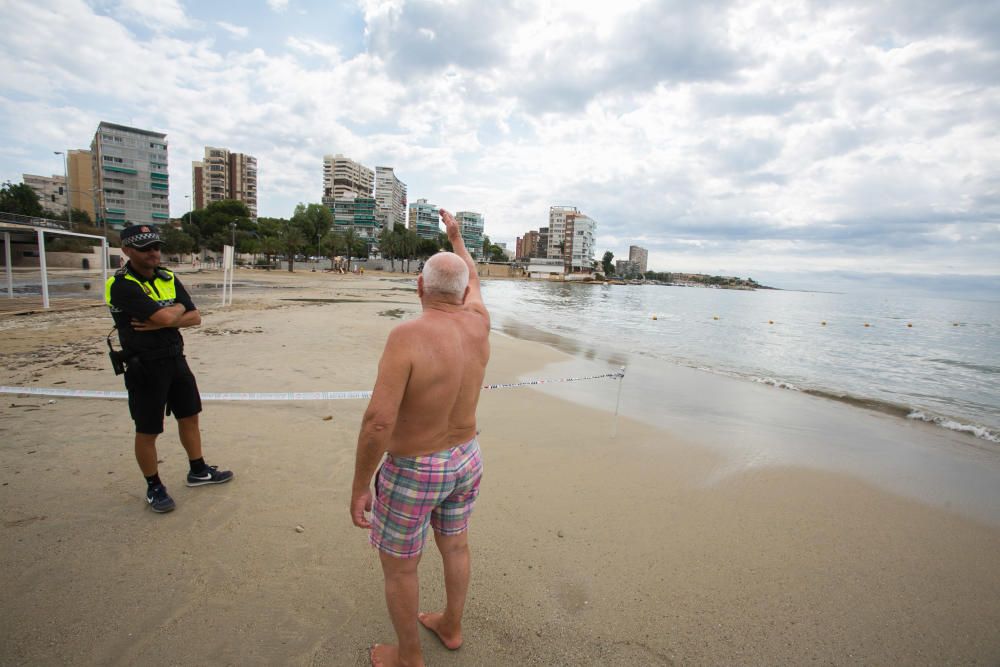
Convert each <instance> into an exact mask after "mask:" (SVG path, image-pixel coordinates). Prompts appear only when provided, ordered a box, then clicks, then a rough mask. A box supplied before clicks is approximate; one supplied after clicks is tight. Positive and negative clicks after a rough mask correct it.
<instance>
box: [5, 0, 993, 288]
mask: <svg viewBox="0 0 1000 667" xmlns="http://www.w3.org/2000/svg"><path fill="white" fill-rule="evenodd" d="M0 23H2V25H3V26H4V33H5V38H4V40H2V41H0V180H2V181H6V180H11V181H13V182H20V180H21V175H22V174H23V173H26V172H27V173H38V174H53V173H55V174H61V173H62V163H61V162H60V158H59V157H58V156H54V155H53V154H52V151H53V150H65V149H67V148H85V147H88V146H89V144H90V140H91V138H92V137H93V134H94V130H95V128H96V126H97V123H98V122H100V121H102V120H106V121H109V122H114V123H120V124H125V125H132V126H135V127H140V128H145V129H152V130H156V131H160V132H165V133H166V134H167V135H168V136H167V138H168V142H169V145H170V177H171V184H172V188H171V209H172V213H173V214H175V215H176V214H178V213H179V212H183V211H184V210H185V207H186V200H185V199H184V194H186V193H189V192H190V182H191V161H192V160H195V159H198V158H199V157H200V156H201V154H202V152H203V149H204V146H206V145H214V146H223V147H227V148H229V149H231V150H234V151H239V152H245V153H250V154H253V155H255V156H257V158H258V161H259V169H260V202H259V207H260V212H261V215H268V216H281V217H288V216H290V214H291V212H292V209H293V208H294V206H295V204H296V203H298V202H318V201H319V199H320V194H321V183H322V160H323V155H324V154H331V153H343V154H345V155H347V156H349V157H352V158H354V159H356V160H358V161H360V162H362V163H364V164H366V165H369V166H371V167H374V166H376V165H388V166H393V167H395V169H396V173H397V175H398V176H399V177H400V178H401V179H402V180H403V181H404V182H405V183H406V184H407V186H408V189H409V197H410V200H411V201H412V200H414V199H416V198H427V199H429V200H430V201H431V202H432V203H435V204H437V205H439V206H444V207H447V208H450V209H452V210H473V211H479V212H481V213H483V214H484V215H485V217H486V233H487V234H488V235H489V236H490V237H491V238H493V239H494V240H500V241H507V242H508V243H509V244H510V245H511V246H512V245H513V241H514V237H515V236H519V235H521V234H523V233H524V232H525V231H527V230H529V229H537V228H538V227H539V226H543V225H545V224H547V218H548V208H549V206H551V205H573V206H577V207H579V208H580V209H581V210H582V211H583V212H585V213H587V214H588V215H590V216H591V217H593V218H594V219H595V220H597V222H598V238H597V256H598V257H600V255H601V254H603V252H604V251H605V250H611V251H612V252H614V254H615V255H616V257H618V258H621V257H623V256H626V255H627V252H628V246H629V245H630V244H635V245H641V246H644V247H646V248H648V249H649V251H650V264H651V268H655V269H660V270H686V271H702V272H708V273H726V274H733V275H742V276H746V275H752V276H754V277H756V276H758V275H768V274H769V273H777V272H788V273H790V274H795V273H798V274H802V273H803V272H810V271H831V272H845V273H848V272H853V273H859V272H860V273H869V272H887V273H897V274H964V275H980V276H985V275H992V276H996V275H997V274H1000V2H996V1H983V0H980V1H963V0H951V1H948V2H945V1H934V0H900V1H898V2H893V1H891V0H889V1H885V2H870V1H868V0H858V1H857V2H850V1H845V2H838V1H836V0H828V1H821V0H817V1H816V2H780V1H779V2H729V1H726V0H701V1H697V2H696V1H690V2H681V1H665V0H661V1H656V2H643V1H637V0H615V1H614V2H608V1H607V0H602V1H599V2H590V1H589V0H565V1H564V0H549V1H541V0H530V1H529V0H525V1H522V0H513V1H504V0H490V1H476V2H464V1H461V0H415V1H411V0H387V1H381V0H356V1H349V0H338V1H331V0H267V1H264V0H260V1H256V0H214V1H213V2H200V1H199V2H195V1H194V0H190V1H183V0H156V1H155V2H149V1H146V0H92V1H90V2H84V1H83V0H31V1H30V2H29V1H17V0H0Z"/></svg>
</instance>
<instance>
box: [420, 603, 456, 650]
mask: <svg viewBox="0 0 1000 667" xmlns="http://www.w3.org/2000/svg"><path fill="white" fill-rule="evenodd" d="M417 618H418V619H420V622H421V623H422V624H423V626H424V627H425V628H427V629H428V630H430V631H431V632H433V633H434V634H435V635H437V638H438V639H440V640H441V643H442V644H444V647H445V648H446V649H448V650H449V651H455V650H457V649H460V648H462V631H461V630H459V631H458V632H454V631H451V630H449V629H448V628H446V627H444V623H443V622H442V619H443V618H444V614H442V613H441V612H439V611H431V612H427V611H425V612H421V613H419V614H417Z"/></svg>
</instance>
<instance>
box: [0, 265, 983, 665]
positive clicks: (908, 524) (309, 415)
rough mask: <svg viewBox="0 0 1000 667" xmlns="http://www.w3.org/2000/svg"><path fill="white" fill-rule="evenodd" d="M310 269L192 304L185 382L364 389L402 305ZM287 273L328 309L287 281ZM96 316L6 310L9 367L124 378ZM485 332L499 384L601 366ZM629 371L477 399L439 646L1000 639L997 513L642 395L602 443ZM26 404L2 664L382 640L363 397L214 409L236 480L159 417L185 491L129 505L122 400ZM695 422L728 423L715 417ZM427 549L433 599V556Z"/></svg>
mask: <svg viewBox="0 0 1000 667" xmlns="http://www.w3.org/2000/svg"><path fill="white" fill-rule="evenodd" d="M182 276H183V274H182ZM238 276H239V274H238ZM325 278H326V277H325V276H324V277H321V278H319V279H316V278H315V277H310V276H296V275H294V274H293V275H292V276H290V277H288V276H282V277H278V278H276V279H275V280H274V283H275V285H276V286H277V287H288V288H289V289H273V288H262V289H259V290H255V291H254V290H248V291H247V292H245V293H242V294H241V293H240V292H237V294H236V297H235V299H234V304H233V306H232V307H229V308H217V307H215V306H214V305H213V304H208V303H199V306H200V307H201V308H202V311H203V316H204V324H203V325H202V326H201V327H198V328H197V329H193V330H190V334H189V333H188V332H187V331H186V332H185V338H186V342H187V350H188V358H189V361H190V362H191V364H192V367H193V369H194V371H195V373H196V375H197V376H198V381H199V385H200V387H201V388H202V389H203V390H204V391H206V392H208V391H246V392H255V391H324V390H356V389H358V390H363V389H370V388H371V384H372V382H373V381H374V376H375V362H376V361H377V359H378V356H379V355H380V353H381V347H382V342H383V341H384V339H385V336H386V335H387V333H388V331H389V329H390V328H391V326H392V325H393V324H395V323H397V322H398V321H400V319H399V318H400V317H404V318H405V317H411V316H414V315H415V314H416V313H417V312H418V311H419V306H418V304H417V301H416V298H415V296H414V295H412V294H411V293H410V292H408V291H407V290H404V289H401V288H400V287H399V286H398V285H396V284H393V283H392V282H389V281H388V280H379V279H378V278H374V279H370V278H369V276H368V274H366V275H365V277H364V278H362V279H354V278H348V279H346V280H337V279H333V280H326V279H325ZM182 279H184V277H182ZM190 280H191V279H190V277H188V278H187V280H186V282H187V281H190ZM293 288H294V290H295V293H294V296H296V297H300V298H311V299H324V300H327V301H295V302H293V301H285V300H283V299H284V298H285V297H288V296H293V294H291V293H290V291H291V289H293ZM329 299H339V301H337V302H334V303H331V302H329V301H328V300H329ZM395 302H402V303H401V304H400V303H395ZM196 303H198V302H197V300H196ZM395 310H399V311H402V312H401V313H400V314H399V315H398V317H394V316H393V315H390V314H388V313H390V312H391V311H395ZM107 321H108V318H107V316H106V313H103V312H102V313H100V316H98V315H97V313H95V312H94V311H93V310H92V309H84V310H80V311H73V312H68V313H67V312H60V313H55V312H53V313H46V314H40V315H32V316H28V317H24V318H0V332H2V335H3V336H4V339H5V345H4V348H3V350H0V358H2V360H3V367H4V370H3V374H2V376H0V384H5V385H7V384H17V383H23V384H24V385H25V386H72V385H80V386H86V387H90V388H94V389H107V390H113V389H121V388H122V387H121V383H120V378H116V377H115V376H114V375H113V374H112V373H111V371H110V369H109V368H108V367H107V366H108V365H107V357H106V349H102V346H103V345H104V340H103V338H104V335H105V334H106V333H107V328H108V325H107ZM491 340H492V344H493V358H492V360H491V362H490V366H489V368H488V371H487V377H486V381H487V383H490V384H493V383H505V382H516V381H518V380H519V378H522V377H546V376H549V377H551V375H549V374H548V373H547V369H552V368H559V367H560V366H559V365H560V364H562V365H567V364H568V365H573V364H580V363H584V362H586V363H593V362H592V361H588V360H587V359H586V351H585V350H584V351H583V352H584V356H583V357H582V358H581V359H577V358H576V357H573V356H571V355H568V354H566V353H565V352H562V351H560V350H558V349H554V348H550V347H547V346H545V345H542V344H537V343H533V342H530V341H524V340H520V339H517V338H512V337H509V336H506V335H500V336H494V337H492V339H491ZM67 362H71V363H67ZM638 377H639V373H638V372H637V371H634V372H632V373H631V374H630V376H628V380H627V381H626V384H625V385H624V387H625V389H626V390H627V391H630V392H634V391H639V392H640V393H642V391H643V389H644V387H643V385H641V384H635V385H632V386H631V388H630V385H629V383H628V382H629V381H630V380H632V379H635V378H638ZM57 383H63V384H57ZM711 386H712V387H720V386H722V385H717V384H713V385H711ZM549 389H552V390H555V389H558V390H559V391H558V393H557V394H550V393H549V391H548V390H549ZM759 389H761V390H765V389H768V388H766V387H759ZM615 390H616V387H615V383H604V382H603V381H601V380H598V381H593V382H577V383H565V384H558V385H555V384H553V385H549V386H548V387H545V386H543V387H542V388H517V389H508V390H497V391H484V392H483V394H482V398H481V402H480V410H479V422H480V430H481V431H482V435H481V440H482V443H483V451H484V457H485V458H486V475H485V477H484V481H483V492H482V496H481V498H480V501H479V503H478V504H477V507H476V512H475V515H474V518H473V521H472V529H471V531H472V533H471V542H472V546H473V559H474V565H473V579H472V589H471V591H470V598H469V603H468V607H467V616H466V621H465V633H466V638H465V639H466V643H465V646H463V648H462V649H461V650H460V651H458V652H457V653H450V652H447V651H446V650H445V649H443V648H442V647H440V646H439V645H438V644H437V643H436V642H434V641H433V640H432V638H431V637H430V636H429V635H427V634H424V635H423V643H424V647H425V652H426V658H427V660H428V662H429V663H430V664H434V665H462V664H495V665H501V666H504V665H511V666H513V665H525V664H537V665H553V664H580V665H626V664H662V665H670V664H684V665H689V664H692V665H701V664H706V665H708V664H723V663H725V664H735V663H739V664H802V663H805V662H810V661H821V662H833V663H843V662H865V663H880V664H891V663H914V662H919V663H939V664H940V663H956V662H976V661H979V662H985V663H988V664H989V663H993V662H997V660H998V659H1000V642H998V641H997V638H996V634H995V628H996V627H997V625H998V623H1000V572H998V568H997V567H996V565H995V557H994V555H995V553H998V552H1000V530H998V529H997V528H996V527H992V526H988V525H985V524H982V523H979V522H975V521H971V520H968V519H965V518H963V517H961V516H959V515H958V514H956V513H955V512H951V511H948V510H946V509H941V508H935V507H932V506H928V505H926V504H924V503H919V502H917V501H914V500H910V499H907V498H905V497H902V496H900V495H897V494H891V493H887V492H885V491H883V490H881V489H879V488H877V487H876V486H874V485H872V484H869V483H867V482H864V481H861V480H859V479H858V478H857V477H854V476H851V475H846V474H841V473H836V472H830V471H822V470H810V469H808V468H801V467H795V466H788V465H783V466H768V467H753V466H749V467H742V468H737V469H734V468H732V465H731V464H732V457H731V456H730V455H729V454H727V453H726V451H724V450H718V449H713V448H712V447H710V446H707V445H706V444H705V442H704V440H705V439H706V438H705V437H704V434H701V436H699V437H691V436H692V433H689V432H687V431H686V430H685V429H684V428H681V427H679V426H677V427H675V428H669V429H665V428H662V427H655V426H652V425H649V424H646V423H643V422H642V421H639V420H636V419H634V418H632V417H630V416H628V415H627V414H626V410H625V408H628V407H629V406H631V408H630V409H634V408H636V407H637V404H636V403H633V400H634V399H633V398H631V394H629V395H626V396H625V397H623V403H622V407H623V411H622V416H620V417H619V420H618V425H617V435H616V436H615V437H611V431H612V428H613V412H612V411H613V408H614V393H615ZM574 392H583V393H589V394H592V398H594V399H595V400H600V401H601V402H602V407H600V408H594V407H590V406H587V405H582V404H580V403H578V402H576V401H575V400H571V399H575V398H577V397H576V396H575V395H574ZM690 400H691V401H692V405H694V406H695V407H698V408H699V409H700V410H701V411H702V413H703V412H704V410H705V409H708V408H710V407H711V405H710V404H709V403H707V402H706V401H704V400H702V399H700V398H699V397H698V396H697V395H694V396H691V397H690ZM813 400H816V399H813ZM13 402H14V403H15V404H19V405H20V404H30V405H25V406H23V407H11V401H7V400H4V401H3V402H2V407H0V416H2V419H0V443H2V444H0V484H2V485H0V499H2V500H3V509H2V510H0V512H2V514H3V521H4V528H3V530H2V531H0V544H2V546H3V550H2V551H0V565H2V572H3V574H0V584H2V585H3V586H4V588H5V590H6V591H7V592H8V595H6V596H5V598H4V601H3V602H2V603H0V610H2V612H3V618H4V619H5V620H4V622H3V628H4V636H5V642H4V646H3V648H2V649H0V651H2V653H0V662H4V663H7V662H10V663H53V662H82V663H102V664H103V663H109V662H110V663H120V664H135V663H137V662H141V661H145V660H154V659H157V658H159V659H163V656H169V658H168V659H169V661H170V662H172V663H175V664H204V662H206V660H207V661H210V662H217V663H239V664H248V663H249V664H277V663H281V664H295V665H306V664H308V665H344V664H357V665H363V664H367V663H366V660H367V654H366V649H367V647H368V646H369V645H370V644H371V643H372V642H374V641H385V640H387V639H389V638H391V636H392V630H391V626H390V624H389V621H388V617H387V615H386V612H385V608H384V601H383V599H382V588H381V586H382V582H381V575H380V571H379V566H378V559H377V556H376V555H375V553H374V552H373V551H372V550H371V549H370V547H368V545H367V540H366V539H365V537H364V534H363V532H362V531H358V530H357V529H355V528H353V526H351V525H350V521H349V518H348V513H347V503H348V495H349V484H350V479H351V475H352V472H353V455H354V444H355V438H356V434H357V427H358V424H359V423H360V418H361V413H362V411H363V410H364V406H365V401H364V400H337V401H310V402H302V403H295V402H282V403H263V404H249V403H242V404H241V403H209V404H207V405H206V408H205V413H204V415H203V419H202V426H203V433H204V436H205V443H206V445H205V446H206V460H207V461H208V462H209V463H213V464H216V463H217V464H221V465H223V466H225V467H230V468H232V469H233V470H234V471H235V473H236V479H235V481H234V482H233V483H231V484H227V485H222V486H220V487H218V488H202V489H188V488H186V487H184V486H183V484H182V483H181V482H180V481H179V480H181V479H182V477H183V473H184V471H185V465H186V464H185V463H184V460H183V459H184V457H183V452H182V450H181V449H180V446H179V445H178V444H177V443H176V427H175V426H173V425H172V424H170V423H169V420H168V425H167V427H166V432H165V434H164V436H163V438H162V439H161V442H160V447H159V449H160V458H161V459H163V463H162V464H161V475H162V476H163V478H164V481H165V482H166V484H167V485H168V487H169V488H170V490H171V492H172V493H173V495H174V497H175V499H176V500H177V502H178V509H177V511H175V512H173V513H172V514H169V515H164V516H154V515H152V514H150V513H149V512H148V511H147V510H146V509H145V508H144V507H143V503H142V497H141V496H142V492H143V489H144V487H143V481H142V479H141V476H140V475H139V473H138V471H137V469H136V467H135V462H134V460H133V458H132V454H131V446H130V437H131V423H130V422H129V420H128V416H127V409H126V408H125V405H124V402H123V401H93V400H92V401H84V400H68V399H65V400H64V399H59V400H56V401H55V402H54V403H49V402H47V401H42V400H30V401H28V400H14V401H13ZM684 407H686V406H683V405H681V406H676V407H675V408H672V409H683V408H684ZM661 411H662V408H661ZM694 416H699V417H701V416H703V414H699V415H693V416H692V421H698V420H697V419H694V418H693V417H694ZM703 421H704V423H702V424H701V427H702V428H703V429H704V428H706V425H707V427H708V428H710V429H711V431H712V433H715V434H716V435H717V436H718V437H720V438H722V439H725V436H726V432H727V431H726V429H727V428H728V426H727V424H726V421H725V420H724V419H722V418H721V417H715V418H711V419H707V420H703ZM798 437H799V436H797V435H796V434H795V433H793V434H792V436H791V439H792V440H793V441H794V440H796V439H797V438H798ZM906 472H907V471H901V473H904V474H905V473H906ZM297 526H301V527H302V528H303V531H302V532H297V530H296V527H297ZM109 527H111V528H112V529H111V530H109ZM421 568H423V572H422V578H421V579H422V584H423V590H422V603H423V605H424V608H434V606H435V605H436V604H437V601H438V600H439V599H441V595H442V587H443V584H442V582H441V579H440V572H439V568H440V560H439V558H438V556H437V554H436V552H435V551H434V549H433V548H430V549H428V550H426V551H425V556H424V560H423V563H422V564H421ZM109 572H112V573H114V576H113V577H111V578H110V580H109V578H108V576H107V575H108V573H109ZM206 591H210V592H211V594H210V595H206Z"/></svg>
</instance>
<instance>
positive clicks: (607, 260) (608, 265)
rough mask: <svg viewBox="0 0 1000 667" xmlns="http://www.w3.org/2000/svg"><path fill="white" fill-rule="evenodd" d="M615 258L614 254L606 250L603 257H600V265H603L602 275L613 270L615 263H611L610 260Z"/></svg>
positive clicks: (608, 274)
mask: <svg viewBox="0 0 1000 667" xmlns="http://www.w3.org/2000/svg"><path fill="white" fill-rule="evenodd" d="M614 258H615V254H614V253H613V252H611V251H610V250H608V251H607V252H605V253H604V257H603V258H602V259H601V266H602V267H604V275H606V276H610V275H612V274H613V273H614V272H615V265H614V264H612V263H611V260H613V259H614Z"/></svg>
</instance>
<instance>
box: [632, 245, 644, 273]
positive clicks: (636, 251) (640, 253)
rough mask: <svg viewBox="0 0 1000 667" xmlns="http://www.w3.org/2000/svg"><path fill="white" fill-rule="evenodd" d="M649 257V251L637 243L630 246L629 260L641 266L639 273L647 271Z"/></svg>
mask: <svg viewBox="0 0 1000 667" xmlns="http://www.w3.org/2000/svg"><path fill="white" fill-rule="evenodd" d="M648 258H649V251H648V250H646V249H645V248H640V247H639V246H637V245H630V246H629V247H628V261H630V262H635V264H636V266H638V267H639V273H646V261H647V259H648Z"/></svg>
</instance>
